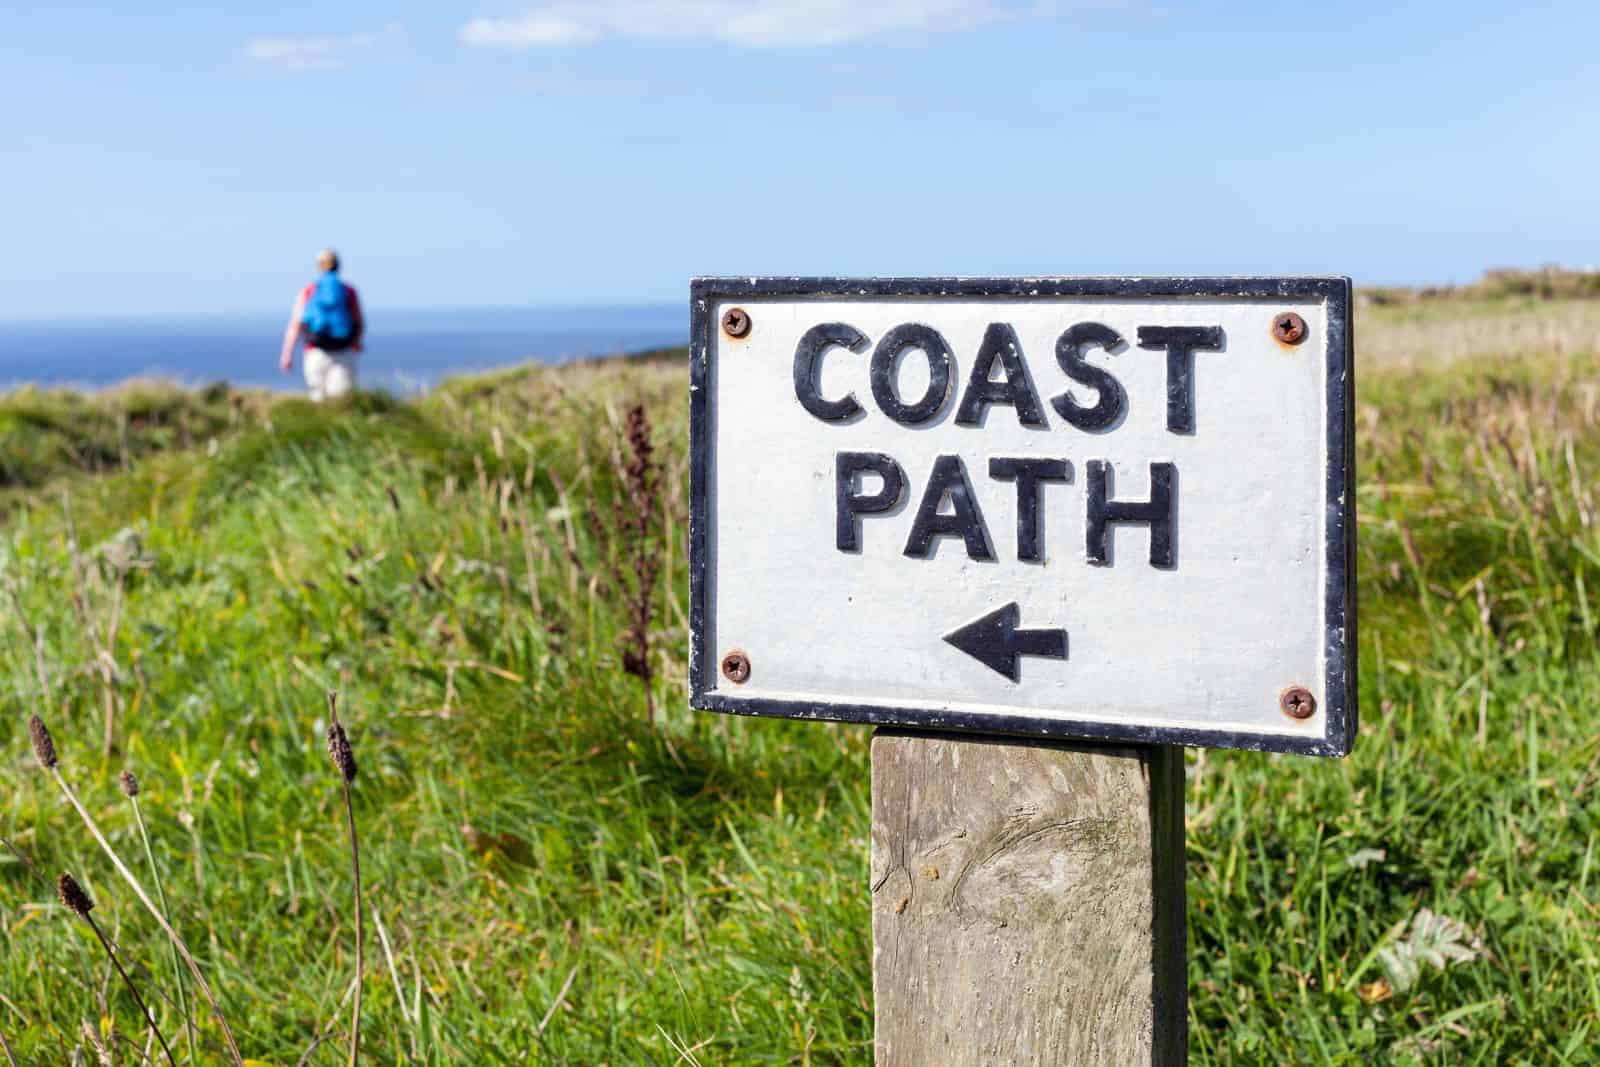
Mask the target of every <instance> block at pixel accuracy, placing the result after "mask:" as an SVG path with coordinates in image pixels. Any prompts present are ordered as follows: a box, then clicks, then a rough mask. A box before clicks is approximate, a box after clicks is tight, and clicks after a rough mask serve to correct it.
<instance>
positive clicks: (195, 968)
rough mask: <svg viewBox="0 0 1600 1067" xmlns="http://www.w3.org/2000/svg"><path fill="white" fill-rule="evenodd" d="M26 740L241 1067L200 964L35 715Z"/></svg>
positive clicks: (232, 1039)
mask: <svg viewBox="0 0 1600 1067" xmlns="http://www.w3.org/2000/svg"><path fill="white" fill-rule="evenodd" d="M28 737H29V738H30V739H31V740H32V742H33V754H34V755H35V756H36V757H38V760H39V764H40V765H41V766H42V767H44V768H45V769H46V770H48V771H49V772H50V774H51V776H52V777H53V778H54V779H55V782H56V786H57V788H59V789H60V790H61V794H62V795H63V796H64V797H66V798H67V802H68V803H69V804H71V805H72V807H73V810H74V811H76V812H77V813H78V817H79V818H80V819H82V820H83V824H84V826H85V827H87V828H88V830H89V835H90V836H91V837H93V838H94V840H95V843H96V844H98V845H99V846H100V850H101V851H102V852H104V853H105V854H106V857H107V858H108V859H110V860H111V865H112V866H113V867H115V868H116V869H117V874H119V875H121V877H122V880H123V881H125V882H127V883H128V887H129V888H131V889H132V890H133V892H134V895H135V896H137V897H138V898H139V903H141V904H143V905H144V906H145V910H146V911H148V912H149V913H150V915H151V917H152V918H154V919H155V920H156V922H157V923H158V924H159V925H160V927H161V929H162V932H163V933H165V934H166V935H167V938H168V940H169V941H171V943H172V946H173V948H174V949H175V950H176V951H177V953H178V954H179V955H180V956H182V957H183V961H184V963H185V964H186V965H187V966H188V968H189V973H190V974H191V975H193V976H194V982H195V985H196V986H198V987H199V989H200V992H201V993H202V994H204V996H205V998H206V1002H207V1003H209V1004H210V1005H211V1013H212V1015H213V1016H215V1017H216V1020H217V1025H218V1026H219V1027H221V1029H222V1036H223V1038H224V1039H225V1040H226V1041H227V1044H228V1052H229V1058H230V1059H231V1060H232V1061H233V1063H234V1064H235V1067H243V1065H244V1056H243V1055H241V1054H240V1052H239V1045H238V1043H237V1042H236V1041H235V1040H234V1038H233V1030H232V1028H230V1027H229V1026H228V1020H227V1018H226V1017H225V1016H224V1015H223V1014H222V1005H221V1004H219V1003H218V1002H217V998H216V995H215V994H214V993H212V991H211V985H210V983H208V982H207V981H206V978H205V975H204V974H202V973H201V971H200V965H199V964H198V963H196V962H195V959H194V954H193V953H192V952H190V951H189V946H188V945H186V944H185V943H184V941H183V938H182V937H181V936H179V934H178V931H177V930H176V929H175V928H174V927H173V925H172V923H171V922H169V921H168V920H167V917H166V915H165V914H164V913H163V911H162V909H160V908H158V907H156V905H155V902H154V901H152V900H151V899H150V894H149V893H147V892H145V888H144V886H142V885H140V884H139V879H138V878H136V877H134V874H133V871H132V870H130V869H129V868H128V865H127V864H126V863H124V862H123V860H122V857H121V856H119V855H118V854H117V850H116V849H114V848H112V847H111V842H110V841H109V840H108V839H107V838H106V835H105V834H104V833H103V832H102V831H101V830H100V826H99V824H98V823H96V822H95V821H94V817H93V816H91V815H90V814H89V809H88V808H86V807H84V806H83V802H82V801H81V800H79V799H78V794H77V793H76V792H74V791H73V788H72V786H71V785H70V784H68V782H67V779H66V777H65V776H64V775H63V774H62V773H61V765H60V760H59V759H58V758H57V755H56V746H55V741H54V739H53V738H51V736H50V730H49V727H47V726H46V725H45V723H44V720H43V719H41V718H39V716H38V715H33V716H31V717H30V718H29V719H28ZM58 892H59V886H58ZM62 899H63V902H64V903H65V902H66V898H65V897H63V898H62ZM85 899H87V898H85ZM69 907H70V905H69Z"/></svg>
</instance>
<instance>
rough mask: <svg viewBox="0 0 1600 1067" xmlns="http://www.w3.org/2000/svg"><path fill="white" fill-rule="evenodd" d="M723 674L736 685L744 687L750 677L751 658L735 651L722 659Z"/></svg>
mask: <svg viewBox="0 0 1600 1067" xmlns="http://www.w3.org/2000/svg"><path fill="white" fill-rule="evenodd" d="M722 674H723V676H724V677H726V678H727V679H728V681H730V682H732V683H733V684H734V685H743V684H744V683H745V681H746V680H747V679H748V678H749V677H750V657H749V656H747V655H745V654H744V653H743V652H740V651H739V650H738V649H734V650H733V651H732V652H729V653H728V654H727V655H726V656H723V657H722Z"/></svg>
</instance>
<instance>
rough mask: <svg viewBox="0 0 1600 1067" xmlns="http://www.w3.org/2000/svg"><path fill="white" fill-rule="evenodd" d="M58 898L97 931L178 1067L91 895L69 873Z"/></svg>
mask: <svg viewBox="0 0 1600 1067" xmlns="http://www.w3.org/2000/svg"><path fill="white" fill-rule="evenodd" d="M56 896H57V897H59V898H60V899H61V903H62V904H63V905H64V906H65V907H66V909H67V910H68V911H70V912H72V914H74V915H76V916H77V917H78V918H80V919H82V920H83V921H84V922H86V923H88V924H89V929H91V930H93V931H94V936H95V938H96V939H97V940H99V942H100V947H101V948H103V949H105V950H106V955H107V956H108V957H109V958H110V959H111V966H113V967H115V968H116V970H117V974H118V975H119V976H120V977H121V978H122V984H123V985H124V986H126V987H127V989H128V992H129V993H130V994H131V995H132V996H133V1002H134V1003H135V1004H137V1005H139V1012H140V1014H142V1015H143V1016H144V1019H145V1022H146V1023H148V1024H149V1025H150V1030H151V1032H152V1033H154V1034H155V1035H156V1040H157V1041H159V1042H160V1043H161V1051H162V1052H164V1053H166V1055H167V1062H168V1063H170V1064H172V1067H177V1065H178V1061H177V1060H175V1059H173V1058H172V1049H171V1048H169V1047H168V1045H167V1039H166V1037H164V1036H163V1035H162V1033H161V1028H160V1027H159V1026H157V1025H156V1019H155V1016H153V1015H151V1014H150V1009H149V1008H148V1007H146V1006H145V1002H144V998H143V997H141V996H140V995H139V988H138V987H137V986H135V985H134V984H133V979H132V978H129V977H128V972H127V970H126V969H124V968H123V966H122V960H121V959H119V958H118V956H117V950H116V949H114V948H112V947H111V942H110V941H108V940H107V939H106V935H105V932H104V931H102V930H101V929H100V924H99V923H97V922H95V921H94V916H92V915H90V914H89V912H91V911H93V910H94V901H92V900H90V899H89V894H88V893H86V892H84V890H83V886H81V885H79V884H78V880H77V879H76V878H74V877H72V875H70V874H67V873H66V872H65V871H63V872H62V873H61V876H60V877H58V878H57V879H56Z"/></svg>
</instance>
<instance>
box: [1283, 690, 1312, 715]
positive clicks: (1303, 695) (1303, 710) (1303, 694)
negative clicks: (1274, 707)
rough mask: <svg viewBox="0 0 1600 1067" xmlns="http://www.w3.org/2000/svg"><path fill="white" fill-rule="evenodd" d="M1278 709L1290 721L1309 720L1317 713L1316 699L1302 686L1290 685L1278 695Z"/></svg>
mask: <svg viewBox="0 0 1600 1067" xmlns="http://www.w3.org/2000/svg"><path fill="white" fill-rule="evenodd" d="M1278 707H1280V708H1282V709H1283V713H1284V714H1285V715H1287V716H1289V718H1291V719H1309V718H1311V716H1313V715H1315V714H1316V713H1317V698H1316V697H1314V696H1312V695H1311V690H1309V689H1307V688H1306V687H1305V686H1303V685H1291V686H1290V687H1289V688H1287V689H1285V690H1284V691H1283V692H1282V693H1279V694H1278Z"/></svg>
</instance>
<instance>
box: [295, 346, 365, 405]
mask: <svg viewBox="0 0 1600 1067" xmlns="http://www.w3.org/2000/svg"><path fill="white" fill-rule="evenodd" d="M306 386H307V387H308V388H309V389H310V390H311V399H312V400H315V401H317V402H318V403H321V402H322V401H324V400H337V399H339V398H340V397H341V396H344V395H345V394H346V393H348V392H350V391H351V390H352V389H354V388H355V387H356V353H354V352H350V351H345V352H324V351H323V350H322V349H320V348H311V347H307V348H306Z"/></svg>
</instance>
